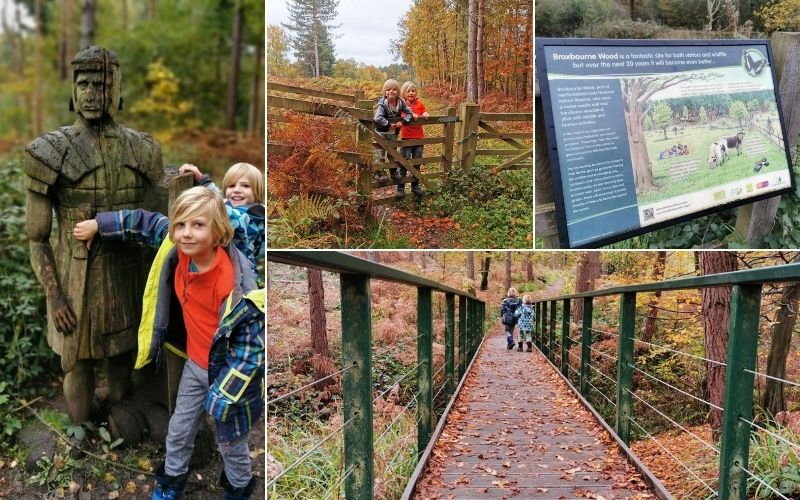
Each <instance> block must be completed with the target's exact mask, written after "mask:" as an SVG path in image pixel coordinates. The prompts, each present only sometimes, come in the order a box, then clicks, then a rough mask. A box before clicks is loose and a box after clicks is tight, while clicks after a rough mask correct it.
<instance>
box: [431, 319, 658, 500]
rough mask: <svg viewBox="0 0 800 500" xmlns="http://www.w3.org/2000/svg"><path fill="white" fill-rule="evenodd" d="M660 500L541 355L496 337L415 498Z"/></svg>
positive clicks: (499, 334)
mask: <svg viewBox="0 0 800 500" xmlns="http://www.w3.org/2000/svg"><path fill="white" fill-rule="evenodd" d="M451 496H452V497H454V498H464V497H469V498H482V497H487V498H488V497H491V498H498V497H500V498H512V497H520V498H535V497H547V498H576V497H578V498H609V499H610V498H653V495H652V493H651V492H650V490H649V487H648V486H647V485H646V483H645V482H644V480H643V478H642V477H641V475H639V473H638V472H637V471H636V470H635V469H634V468H633V467H632V466H631V465H630V463H629V462H628V461H627V459H626V458H625V457H624V456H623V455H622V453H621V452H620V451H619V450H618V448H617V445H616V442H615V441H614V440H613V439H612V438H611V437H610V436H609V435H608V433H607V432H606V431H605V430H604V429H603V428H602V427H601V426H600V425H599V424H598V423H597V421H596V420H595V419H594V417H593V416H592V415H591V414H590V413H589V412H588V411H587V410H586V409H585V408H584V407H583V406H582V405H581V404H580V403H579V402H578V400H577V399H576V398H575V396H574V395H573V393H572V392H571V390H569V388H567V387H566V385H565V384H564V383H563V382H562V381H561V379H560V378H559V377H558V376H557V375H556V374H555V373H554V372H553V370H552V368H551V367H550V366H549V365H547V364H546V362H545V360H544V358H543V357H542V356H541V355H540V354H538V353H533V354H531V353H519V352H516V351H507V350H506V349H505V340H504V338H503V333H502V331H501V330H498V331H497V332H496V335H494V336H493V337H491V338H489V339H488V341H487V342H486V343H485V344H484V347H483V350H482V352H481V354H480V355H479V360H478V362H477V363H476V365H475V366H474V368H473V370H472V373H470V374H469V375H468V377H467V380H466V382H465V385H464V389H463V390H462V392H461V394H460V396H459V399H458V401H457V402H456V404H455V405H454V408H453V411H452V412H451V414H450V416H449V417H448V422H447V424H446V425H445V427H444V430H443V432H442V436H441V438H440V439H439V441H438V442H437V444H436V446H435V448H434V452H433V455H432V457H431V459H430V461H429V462H428V467H427V469H426V472H425V474H424V475H423V477H422V479H421V480H420V482H419V484H418V486H417V491H416V498H442V499H444V498H450V497H451Z"/></svg>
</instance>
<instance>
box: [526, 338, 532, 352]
mask: <svg viewBox="0 0 800 500" xmlns="http://www.w3.org/2000/svg"><path fill="white" fill-rule="evenodd" d="M527 352H533V342H531V341H530V340H529V341H528V349H527Z"/></svg>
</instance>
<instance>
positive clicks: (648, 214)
mask: <svg viewBox="0 0 800 500" xmlns="http://www.w3.org/2000/svg"><path fill="white" fill-rule="evenodd" d="M643 212H644V220H652V219H653V209H652V208H645V209H644V211H643Z"/></svg>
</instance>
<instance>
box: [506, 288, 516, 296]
mask: <svg viewBox="0 0 800 500" xmlns="http://www.w3.org/2000/svg"><path fill="white" fill-rule="evenodd" d="M506 296H508V297H516V296H517V289H516V288H514V287H513V286H512V287H511V288H509V289H508V293H507V294H506Z"/></svg>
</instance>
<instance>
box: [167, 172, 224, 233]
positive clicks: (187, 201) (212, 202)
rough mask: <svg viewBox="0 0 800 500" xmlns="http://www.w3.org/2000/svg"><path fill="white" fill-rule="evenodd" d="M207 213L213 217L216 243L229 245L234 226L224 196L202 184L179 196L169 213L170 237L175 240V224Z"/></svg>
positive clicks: (212, 226)
mask: <svg viewBox="0 0 800 500" xmlns="http://www.w3.org/2000/svg"><path fill="white" fill-rule="evenodd" d="M202 215H207V216H209V218H210V219H211V237H212V238H213V239H214V242H215V244H217V245H220V246H223V247H224V246H227V245H228V243H230V242H231V239H233V228H232V227H231V223H230V221H229V220H228V212H227V211H226V210H225V203H224V202H223V201H222V198H221V197H220V196H219V195H218V194H217V193H215V192H214V191H212V190H210V189H206V188H204V187H202V186H197V187H193V188H191V189H187V190H186V191H184V192H183V193H181V194H180V196H178V198H177V199H176V200H175V203H174V204H173V205H172V209H171V210H170V213H169V239H170V241H173V242H174V241H175V238H174V233H175V225H176V224H180V223H182V222H186V221H189V220H191V219H194V218H195V217H200V216H202Z"/></svg>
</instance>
